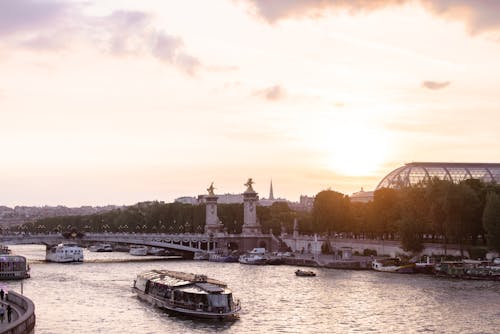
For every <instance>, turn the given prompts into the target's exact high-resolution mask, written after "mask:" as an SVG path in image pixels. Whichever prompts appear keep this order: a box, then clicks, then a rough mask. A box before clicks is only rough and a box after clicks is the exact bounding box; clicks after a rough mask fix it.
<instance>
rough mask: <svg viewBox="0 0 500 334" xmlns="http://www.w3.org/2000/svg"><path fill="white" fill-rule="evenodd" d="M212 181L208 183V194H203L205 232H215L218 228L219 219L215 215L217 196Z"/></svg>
mask: <svg viewBox="0 0 500 334" xmlns="http://www.w3.org/2000/svg"><path fill="white" fill-rule="evenodd" d="M214 189H215V188H214V187H213V183H212V184H211V185H210V187H209V188H208V189H207V190H208V195H207V196H205V202H206V209H205V213H206V215H205V234H210V233H217V232H219V230H220V220H219V217H218V216H217V199H218V198H219V197H217V196H216V195H215V194H214Z"/></svg>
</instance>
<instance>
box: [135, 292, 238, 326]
mask: <svg viewBox="0 0 500 334" xmlns="http://www.w3.org/2000/svg"><path fill="white" fill-rule="evenodd" d="M132 292H134V293H136V295H137V297H138V298H139V299H140V300H142V301H145V302H148V303H150V304H151V305H153V306H155V307H158V308H160V309H162V310H165V311H167V312H172V313H177V314H182V315H186V316H190V317H195V318H200V319H209V320H221V321H224V320H225V321H232V320H236V319H237V318H238V312H239V311H240V310H241V307H240V306H239V305H237V306H236V307H235V308H234V309H233V310H232V311H230V312H226V313H216V312H204V311H197V310H191V309H185V308H182V307H179V306H177V305H175V303H174V302H172V301H169V300H166V299H161V298H157V297H155V296H152V295H149V294H147V293H144V292H143V291H141V290H139V289H137V288H135V287H133V288H132Z"/></svg>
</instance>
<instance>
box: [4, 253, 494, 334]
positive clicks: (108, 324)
mask: <svg viewBox="0 0 500 334" xmlns="http://www.w3.org/2000/svg"><path fill="white" fill-rule="evenodd" d="M10 248H11V249H12V250H13V251H14V253H16V254H20V255H24V256H26V257H27V258H28V259H29V260H31V278H30V279H27V280H24V282H23V291H24V294H25V295H26V296H28V297H29V298H31V300H33V302H34V303H35V312H36V316H37V321H36V333H37V334H45V333H51V334H58V333H61V334H63V333H106V334H128V333H130V334H142V333H167V332H168V333H207V332H218V333H315V334H317V333H499V332H500V282H486V281H459V280H451V279H443V278H435V277H431V276H425V275H397V274H387V273H378V272H371V271H348V270H334V269H314V270H315V271H316V272H317V274H318V276H317V277H296V276H295V275H294V271H295V269H296V268H295V267H292V266H249V265H241V264H239V263H212V262H206V261H182V260H169V261H164V260H163V261H150V262H113V260H116V261H124V260H127V259H131V258H133V259H137V258H136V257H132V256H130V255H128V254H125V253H118V252H113V253H90V252H87V251H85V254H84V255H85V259H86V260H88V262H86V263H83V264H58V263H44V262H42V261H39V260H43V259H44V254H45V248H44V247H43V246H37V245H18V246H10ZM150 269H169V270H178V271H186V272H192V273H200V274H207V275H208V276H209V277H213V278H216V279H220V280H222V281H225V282H226V283H228V285H229V287H230V288H231V289H232V290H233V293H234V297H235V298H236V299H240V300H241V303H242V312H241V314H240V319H239V320H237V321H235V322H232V323H224V322H207V321H199V320H193V319H189V318H184V317H179V316H169V315H168V314H166V313H164V312H162V311H160V310H158V309H155V308H153V307H152V306H150V305H149V304H147V303H144V302H142V301H140V300H138V299H137V298H136V297H135V295H134V294H133V293H132V292H131V289H130V286H131V285H132V282H133V280H134V279H135V277H136V275H137V273H139V272H141V271H145V270H150ZM3 285H4V286H5V287H7V288H9V289H13V290H15V291H17V292H20V290H21V282H14V281H13V282H3Z"/></svg>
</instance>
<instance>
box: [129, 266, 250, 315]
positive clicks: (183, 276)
mask: <svg viewBox="0 0 500 334" xmlns="http://www.w3.org/2000/svg"><path fill="white" fill-rule="evenodd" d="M132 291H133V292H135V293H136V294H137V297H139V299H141V300H144V301H147V302H149V303H151V304H153V305H154V306H157V307H159V308H161V309H164V310H166V311H169V312H174V313H180V314H183V315H187V316H192V317H197V318H205V319H216V320H235V319H236V318H237V315H238V312H239V311H240V309H241V307H240V303H239V301H236V302H235V301H234V300H233V294H232V292H231V290H230V289H229V288H228V287H227V285H226V284H225V283H223V282H221V281H217V280H214V279H211V278H208V277H207V276H205V275H195V274H188V273H183V272H178V271H169V270H151V271H146V272H143V273H141V274H139V275H137V279H136V280H135V281H134V286H133V287H132Z"/></svg>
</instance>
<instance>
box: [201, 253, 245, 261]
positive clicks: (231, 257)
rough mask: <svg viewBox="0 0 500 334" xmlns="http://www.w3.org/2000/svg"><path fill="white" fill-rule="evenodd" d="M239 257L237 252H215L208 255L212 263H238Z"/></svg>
mask: <svg viewBox="0 0 500 334" xmlns="http://www.w3.org/2000/svg"><path fill="white" fill-rule="evenodd" d="M238 260H239V256H238V252H237V251H233V252H231V253H226V252H213V253H209V254H208V261H210V262H238Z"/></svg>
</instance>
